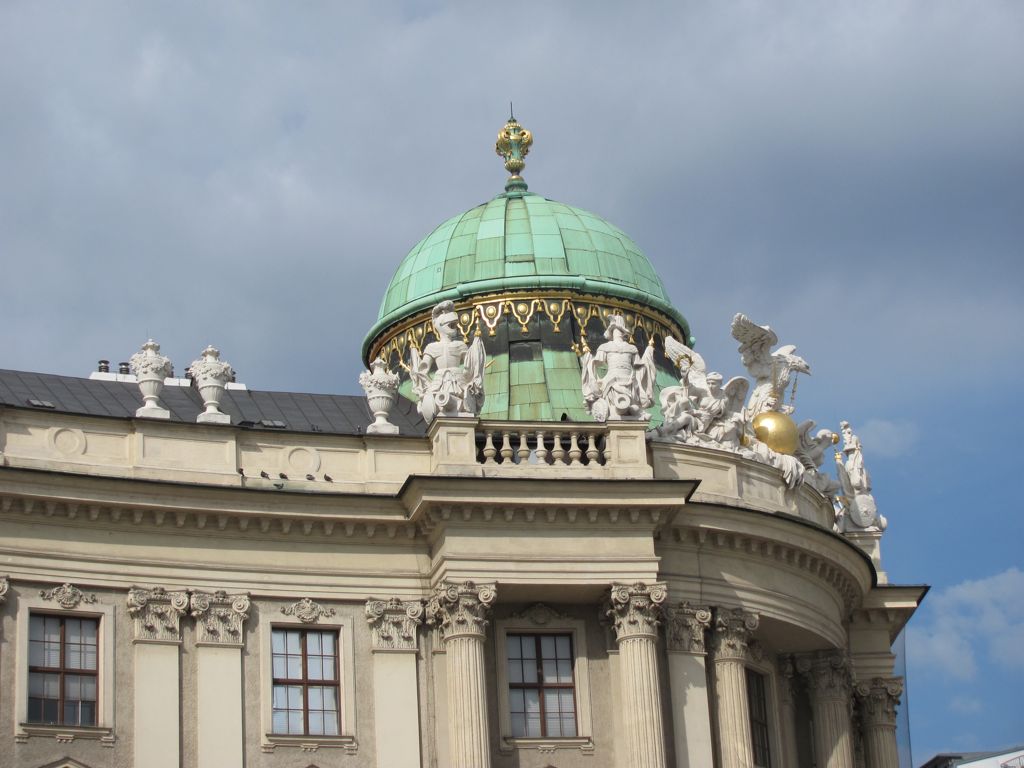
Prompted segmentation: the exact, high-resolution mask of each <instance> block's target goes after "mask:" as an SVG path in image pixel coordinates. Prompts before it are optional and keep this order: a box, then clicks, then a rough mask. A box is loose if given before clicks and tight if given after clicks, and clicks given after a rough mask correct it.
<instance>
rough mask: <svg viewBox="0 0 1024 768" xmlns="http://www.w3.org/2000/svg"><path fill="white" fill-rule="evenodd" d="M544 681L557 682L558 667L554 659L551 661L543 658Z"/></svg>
mask: <svg viewBox="0 0 1024 768" xmlns="http://www.w3.org/2000/svg"><path fill="white" fill-rule="evenodd" d="M543 664H544V682H545V683H557V682H558V667H557V664H558V662H556V661H555V660H554V659H552V660H551V661H548V660H546V659H545V660H544V662H543Z"/></svg>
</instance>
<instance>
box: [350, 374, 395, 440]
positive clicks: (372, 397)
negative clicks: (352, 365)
mask: <svg viewBox="0 0 1024 768" xmlns="http://www.w3.org/2000/svg"><path fill="white" fill-rule="evenodd" d="M370 367H371V369H372V370H371V371H363V372H362V373H360V374H359V384H360V386H362V388H363V392H365V393H366V400H367V402H368V403H369V404H370V410H371V411H373V417H374V419H375V421H374V422H373V423H372V424H371V425H370V426H368V427H367V428H366V433H367V434H369V435H397V434H398V427H396V426H395V425H394V424H392V423H391V422H390V421H388V414H389V413H390V412H391V409H392V408H393V407H394V405H395V400H396V399H397V397H398V374H397V373H392V372H391V371H389V370H388V369H387V365H386V363H385V362H384V359H383V358H382V357H380V356H378V357H377V359H376V360H374V361H373V362H372V363H370Z"/></svg>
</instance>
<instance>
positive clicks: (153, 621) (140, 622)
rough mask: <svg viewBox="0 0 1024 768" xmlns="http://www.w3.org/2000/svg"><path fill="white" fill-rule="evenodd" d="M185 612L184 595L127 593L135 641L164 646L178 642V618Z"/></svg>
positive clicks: (158, 590) (154, 591)
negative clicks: (162, 643)
mask: <svg viewBox="0 0 1024 768" xmlns="http://www.w3.org/2000/svg"><path fill="white" fill-rule="evenodd" d="M187 610H188V592H184V591H181V592H168V591H167V590H165V589H163V588H162V587H157V588H155V589H130V590H128V615H129V616H131V617H132V618H133V619H134V620H135V639H136V640H149V641H156V642H165V643H177V642H180V641H181V617H182V615H184V613H185V611H187Z"/></svg>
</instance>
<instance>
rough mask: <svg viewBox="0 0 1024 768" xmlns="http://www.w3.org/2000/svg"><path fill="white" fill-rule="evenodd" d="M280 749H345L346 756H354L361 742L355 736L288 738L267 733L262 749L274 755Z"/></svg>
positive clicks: (308, 750) (313, 750)
mask: <svg viewBox="0 0 1024 768" xmlns="http://www.w3.org/2000/svg"><path fill="white" fill-rule="evenodd" d="M278 747H288V748H290V749H294V748H298V749H300V750H301V751H303V752H316V751H318V750H321V749H344V750H345V753H346V754H349V755H354V754H356V753H357V752H358V751H359V742H357V741H356V738H355V736H287V735H284V734H276V733H267V734H264V736H263V743H262V744H260V749H261V750H262V751H263V752H267V753H273V752H274V750H276V749H277V748H278Z"/></svg>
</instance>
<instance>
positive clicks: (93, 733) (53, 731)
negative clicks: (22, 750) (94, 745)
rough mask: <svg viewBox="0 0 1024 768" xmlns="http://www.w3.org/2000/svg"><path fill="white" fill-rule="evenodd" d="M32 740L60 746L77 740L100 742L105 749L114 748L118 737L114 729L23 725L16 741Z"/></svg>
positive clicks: (15, 738)
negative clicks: (46, 739) (37, 739)
mask: <svg viewBox="0 0 1024 768" xmlns="http://www.w3.org/2000/svg"><path fill="white" fill-rule="evenodd" d="M30 738H51V739H55V740H56V741H57V742H58V743H60V744H70V743H72V742H73V741H74V740H75V739H89V740H93V741H99V742H100V743H101V744H102V745H103V746H104V747H113V746H114V742H115V741H116V740H117V737H116V736H114V729H113V728H105V727H104V726H90V725H49V724H47V723H21V724H19V726H18V731H17V732H16V733H15V734H14V741H15V742H16V743H18V744H25V743H26V742H28V740H29V739H30Z"/></svg>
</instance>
